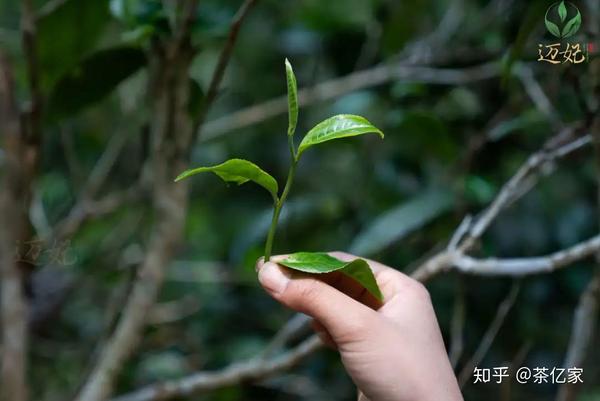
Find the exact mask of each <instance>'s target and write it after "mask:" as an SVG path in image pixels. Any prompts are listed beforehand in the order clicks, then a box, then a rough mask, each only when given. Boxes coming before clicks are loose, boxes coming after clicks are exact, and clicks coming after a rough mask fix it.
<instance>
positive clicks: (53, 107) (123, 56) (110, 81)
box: [48, 47, 146, 121]
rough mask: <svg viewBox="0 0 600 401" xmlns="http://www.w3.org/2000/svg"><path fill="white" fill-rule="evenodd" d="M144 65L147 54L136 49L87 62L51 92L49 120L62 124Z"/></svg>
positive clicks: (118, 49)
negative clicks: (62, 119) (63, 119)
mask: <svg viewBox="0 0 600 401" xmlns="http://www.w3.org/2000/svg"><path fill="white" fill-rule="evenodd" d="M145 64H146V56H145V54H144V52H143V51H142V50H140V49H138V48H135V47H116V48H112V49H106V50H101V51H98V52H96V53H94V54H92V55H91V56H89V57H87V58H85V59H84V60H83V61H82V62H81V63H80V64H79V65H77V66H76V67H74V68H72V69H71V70H70V71H69V72H67V73H66V74H65V75H63V76H62V77H61V78H60V79H59V80H58V82H57V83H56V85H55V86H54V87H53V88H52V91H51V92H50V95H49V98H48V99H49V100H48V117H49V119H50V120H52V121H55V120H59V119H61V118H64V117H67V116H69V115H72V114H74V113H76V112H78V111H80V110H82V109H84V108H85V107H87V106H90V105H92V104H93V103H95V102H98V101H99V100H101V99H102V98H104V97H105V96H107V95H108V94H110V93H111V92H112V91H113V89H115V88H116V86H117V85H118V84H120V83H121V82H122V81H124V80H125V79H126V78H128V77H129V76H131V75H132V74H133V73H135V72H136V71H138V70H139V69H140V68H142V67H143V66H144V65H145Z"/></svg>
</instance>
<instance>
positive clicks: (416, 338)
mask: <svg viewBox="0 0 600 401" xmlns="http://www.w3.org/2000/svg"><path fill="white" fill-rule="evenodd" d="M331 255H332V256H335V257H337V258H338V259H341V260H345V261H351V260H353V259H355V258H356V256H353V255H350V254H347V253H342V252H332V253H331ZM284 257H285V256H274V257H273V258H272V259H271V261H270V262H267V263H263V261H262V260H259V261H258V263H257V270H258V278H259V281H260V283H261V284H262V286H263V287H264V289H265V290H266V291H267V292H268V293H269V294H270V295H271V296H272V297H273V298H275V299H276V300H277V301H279V302H281V303H282V304H284V305H285V306H287V307H289V308H291V309H294V310H296V311H298V312H302V313H305V314H307V315H309V316H311V317H312V318H313V319H314V321H313V328H314V329H315V331H316V332H317V334H318V335H319V337H320V338H321V339H322V340H323V341H324V342H325V343H326V344H327V345H329V346H331V347H333V348H335V349H337V350H338V351H339V353H340V356H341V359H342V363H343V364H344V367H345V368H346V371H347V372H348V374H349V375H350V377H351V378H352V380H353V381H354V383H355V384H356V386H357V388H358V391H359V401H463V397H462V395H461V393H460V390H459V387H458V384H457V381H456V377H455V375H454V372H453V370H452V367H451V365H450V361H449V360H448V356H447V353H446V349H445V346H444V341H443V339H442V335H441V332H440V328H439V325H438V322H437V318H436V316H435V311H434V309H433V306H432V304H431V299H430V297H429V293H428V292H427V290H426V289H425V287H424V286H423V285H422V284H421V283H419V282H418V281H416V280H413V279H411V278H410V277H408V276H406V275H405V274H403V273H401V272H399V271H397V270H395V269H392V268H390V267H387V266H384V265H382V264H380V263H377V262H374V261H371V260H367V261H368V263H369V266H370V267H371V269H372V270H373V273H374V274H375V277H376V279H377V283H378V284H379V287H380V289H381V292H382V293H383V296H384V299H383V302H380V301H378V300H377V299H375V298H374V297H373V296H372V295H371V294H370V293H368V292H367V291H366V290H364V289H363V288H362V287H361V286H360V285H359V284H357V283H356V282H355V281H353V280H352V279H350V278H348V277H347V276H344V275H343V274H341V273H335V272H334V273H328V274H324V275H319V276H318V277H316V276H315V275H305V274H302V273H298V272H293V271H291V270H289V269H286V268H285V267H282V266H280V265H278V264H276V262H277V261H278V260H282V258H284Z"/></svg>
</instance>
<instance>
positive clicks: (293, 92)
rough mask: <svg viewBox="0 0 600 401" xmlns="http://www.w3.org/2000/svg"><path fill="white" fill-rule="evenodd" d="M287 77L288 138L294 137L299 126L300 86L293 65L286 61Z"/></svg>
mask: <svg viewBox="0 0 600 401" xmlns="http://www.w3.org/2000/svg"><path fill="white" fill-rule="evenodd" d="M285 75H286V79H287V91H288V116H289V123H288V136H292V135H294V132H295V131H296V125H297V124H298V85H297V83H296V76H295V75H294V70H293V69H292V65H291V64H290V62H289V61H288V59H287V58H286V59H285Z"/></svg>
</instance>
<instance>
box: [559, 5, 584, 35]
mask: <svg viewBox="0 0 600 401" xmlns="http://www.w3.org/2000/svg"><path fill="white" fill-rule="evenodd" d="M579 27H581V13H580V12H579V10H577V15H576V16H574V17H573V18H571V19H570V20H569V22H567V24H566V25H565V28H564V29H563V34H562V37H563V38H568V37H571V36H573V35H575V34H576V33H577V31H578V30H579Z"/></svg>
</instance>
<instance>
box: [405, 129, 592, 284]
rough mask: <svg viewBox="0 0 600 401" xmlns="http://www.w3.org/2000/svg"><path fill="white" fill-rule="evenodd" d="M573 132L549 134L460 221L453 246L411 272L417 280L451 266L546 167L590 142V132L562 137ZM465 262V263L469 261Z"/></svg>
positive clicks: (546, 172) (531, 184) (422, 279)
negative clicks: (488, 199) (478, 209)
mask: <svg viewBox="0 0 600 401" xmlns="http://www.w3.org/2000/svg"><path fill="white" fill-rule="evenodd" d="M572 134H573V130H572V129H567V130H564V131H563V132H562V133H561V134H559V135H558V136H556V137H554V138H552V139H551V140H550V141H549V142H548V143H547V144H546V146H544V148H543V149H542V150H540V151H538V152H536V153H534V154H533V155H531V156H530V157H529V158H528V159H527V161H526V162H525V163H524V164H523V165H522V166H521V168H519V170H518V171H517V172H516V174H515V175H514V176H513V177H512V178H510V180H508V181H507V182H506V184H504V185H503V187H502V189H501V190H500V192H499V193H498V195H497V196H496V198H494V200H493V201H492V203H491V204H490V205H489V206H488V207H487V208H486V209H485V210H484V211H483V212H482V213H481V214H480V215H479V216H478V217H477V218H476V219H474V220H473V221H472V222H470V223H469V227H468V229H467V228H465V227H464V226H463V225H462V224H461V227H459V228H458V229H457V232H456V233H455V235H454V236H453V238H454V239H453V240H452V241H451V243H452V247H448V249H446V250H444V251H442V252H440V253H438V254H436V255H434V256H432V257H431V258H429V259H428V260H426V261H425V262H424V263H422V264H421V265H420V266H419V267H418V268H417V269H416V270H415V271H414V272H413V273H412V275H411V276H412V277H413V278H415V279H416V280H419V281H423V282H425V281H428V280H430V279H432V278H433V277H435V276H436V275H438V274H439V273H441V272H443V271H444V270H448V269H450V268H451V267H452V266H453V264H454V263H455V261H456V260H457V259H458V256H462V254H464V253H465V252H466V251H468V250H470V249H471V248H472V247H473V246H474V245H475V244H476V243H477V241H478V240H479V239H480V238H481V236H482V235H483V234H484V233H485V231H486V230H487V229H488V227H489V226H490V225H491V224H492V222H493V221H494V220H495V219H496V218H497V217H498V215H499V214H500V213H501V212H502V211H503V210H505V209H506V208H507V207H509V206H510V205H511V204H512V203H513V202H515V201H516V200H517V199H519V198H520V197H521V196H523V195H524V194H525V193H526V192H527V190H529V189H530V188H531V187H532V186H533V184H534V183H535V182H537V180H538V179H539V178H540V177H541V176H543V175H546V174H548V172H549V171H548V170H551V169H549V168H548V167H553V164H554V163H555V162H556V161H557V160H558V159H561V158H563V157H565V156H567V155H569V154H571V153H573V152H575V151H577V150H579V149H581V148H582V147H584V146H587V145H589V144H590V143H591V136H590V135H584V136H582V137H579V138H576V139H572V140H568V141H565V137H570V136H571V135H572ZM569 139H570V138H569ZM463 233H464V234H463ZM458 234H460V235H458ZM465 260H466V259H465ZM466 263H467V264H468V261H467V262H466Z"/></svg>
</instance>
